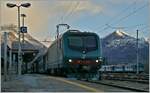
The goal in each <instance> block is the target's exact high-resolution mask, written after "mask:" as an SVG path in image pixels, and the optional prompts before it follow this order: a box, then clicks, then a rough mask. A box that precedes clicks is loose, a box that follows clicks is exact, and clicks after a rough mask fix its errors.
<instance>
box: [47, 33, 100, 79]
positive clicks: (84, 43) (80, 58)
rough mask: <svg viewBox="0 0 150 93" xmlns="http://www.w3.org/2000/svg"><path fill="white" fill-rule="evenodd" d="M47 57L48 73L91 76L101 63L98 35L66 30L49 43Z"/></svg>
mask: <svg viewBox="0 0 150 93" xmlns="http://www.w3.org/2000/svg"><path fill="white" fill-rule="evenodd" d="M47 57H48V58H47V62H46V65H47V66H46V69H47V72H48V73H50V74H53V75H62V76H69V75H74V76H77V77H80V78H81V77H85V76H88V77H89V76H93V75H95V74H96V73H97V71H98V69H99V68H100V67H101V63H102V57H101V50H100V39H99V36H98V35H97V34H96V33H92V32H80V31H78V30H68V31H67V32H65V33H64V34H62V35H61V36H60V37H59V38H58V39H56V40H55V41H54V42H53V43H52V44H51V46H50V47H49V48H48V52H47Z"/></svg>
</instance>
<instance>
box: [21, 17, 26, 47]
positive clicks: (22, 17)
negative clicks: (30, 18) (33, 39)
mask: <svg viewBox="0 0 150 93" xmlns="http://www.w3.org/2000/svg"><path fill="white" fill-rule="evenodd" d="M21 17H22V27H24V18H25V17H26V15H25V14H21ZM22 35H23V37H22V38H23V44H24V33H22Z"/></svg>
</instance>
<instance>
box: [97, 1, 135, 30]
mask: <svg viewBox="0 0 150 93" xmlns="http://www.w3.org/2000/svg"><path fill="white" fill-rule="evenodd" d="M136 2H137V0H135V1H133V2H132V3H131V4H130V5H129V6H127V7H126V8H125V9H123V10H122V11H121V12H119V13H117V14H116V15H115V16H114V17H113V18H111V20H109V21H107V22H106V23H105V24H103V25H102V26H100V27H97V28H95V30H97V29H99V28H102V27H104V26H106V24H109V23H111V22H112V21H113V20H114V19H115V18H116V17H118V16H120V15H122V14H124V13H125V12H126V11H127V10H128V9H130V8H132V7H133V5H134V4H135V3H136Z"/></svg>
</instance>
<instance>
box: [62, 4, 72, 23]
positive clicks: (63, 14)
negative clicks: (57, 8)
mask: <svg viewBox="0 0 150 93" xmlns="http://www.w3.org/2000/svg"><path fill="white" fill-rule="evenodd" d="M72 5H73V2H71V4H70V5H69V6H68V8H67V9H68V10H66V12H63V13H62V16H61V18H60V20H61V23H63V22H64V19H65V14H68V13H69V11H71V10H72V8H73V7H72ZM70 9H71V10H70Z"/></svg>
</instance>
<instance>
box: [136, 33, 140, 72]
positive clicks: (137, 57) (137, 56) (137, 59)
mask: <svg viewBox="0 0 150 93" xmlns="http://www.w3.org/2000/svg"><path fill="white" fill-rule="evenodd" d="M136 31H137V39H136V41H137V42H136V45H137V52H136V61H137V66H136V67H137V71H136V74H139V44H138V34H139V30H136Z"/></svg>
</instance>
